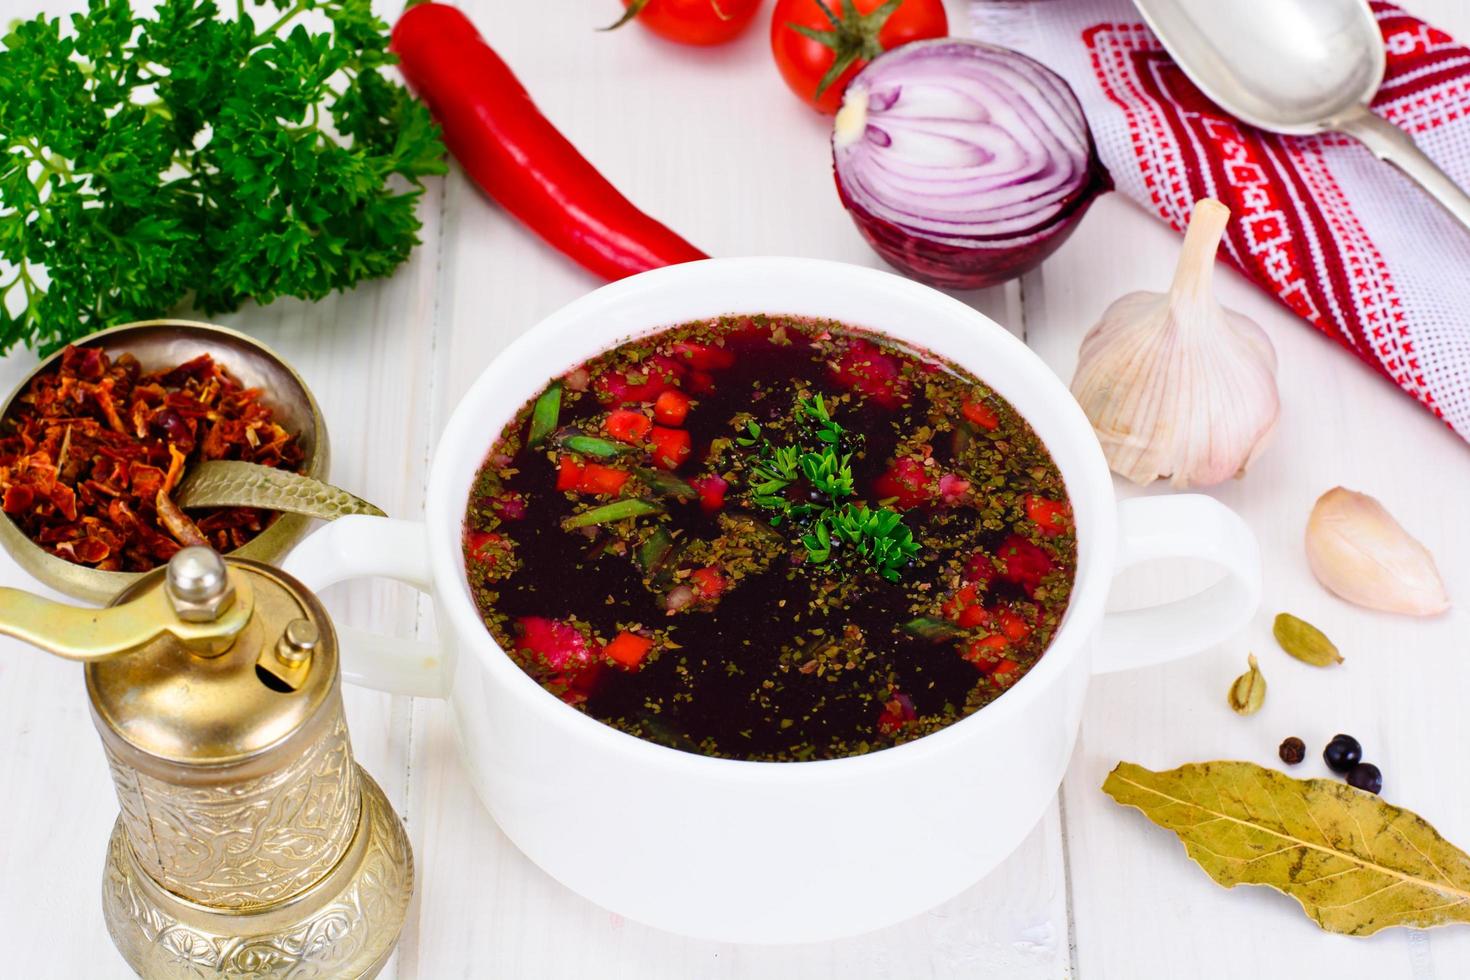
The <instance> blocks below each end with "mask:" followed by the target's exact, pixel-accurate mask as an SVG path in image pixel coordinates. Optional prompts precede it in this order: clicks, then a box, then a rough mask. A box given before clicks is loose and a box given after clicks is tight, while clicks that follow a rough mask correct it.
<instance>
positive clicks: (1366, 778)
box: [1347, 762, 1383, 793]
mask: <svg viewBox="0 0 1470 980" xmlns="http://www.w3.org/2000/svg"><path fill="white" fill-rule="evenodd" d="M1347 783H1348V785H1349V786H1356V787H1357V788H1358V789H1361V790H1366V791H1368V792H1369V793H1377V792H1378V791H1380V790H1382V789H1383V773H1381V772H1379V770H1378V767H1377V766H1375V765H1374V764H1373V763H1371V762H1360V763H1358V764H1357V765H1356V766H1353V768H1352V770H1351V771H1350V772H1349V773H1348V774H1347Z"/></svg>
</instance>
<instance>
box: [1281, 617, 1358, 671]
mask: <svg viewBox="0 0 1470 980" xmlns="http://www.w3.org/2000/svg"><path fill="white" fill-rule="evenodd" d="M1271 633H1272V635H1274V636H1275V637H1276V642H1277V643H1279V644H1281V649H1283V650H1285V651H1286V652H1287V653H1289V654H1291V655H1292V656H1293V657H1295V658H1297V659H1298V660H1300V661H1301V662H1302V663H1305V664H1311V665H1312V666H1313V667H1331V666H1332V665H1333V664H1340V663H1342V654H1340V653H1338V652H1337V647H1336V646H1335V645H1333V642H1332V641H1331V640H1329V639H1328V638H1327V636H1326V634H1324V633H1323V632H1322V631H1321V630H1319V629H1318V628H1317V627H1315V626H1313V625H1312V624H1311V623H1309V622H1307V621H1306V620H1303V619H1298V618H1297V617H1295V616H1293V615H1292V614H1291V613H1280V614H1279V615H1277V617H1276V622H1274V623H1272V624H1271Z"/></svg>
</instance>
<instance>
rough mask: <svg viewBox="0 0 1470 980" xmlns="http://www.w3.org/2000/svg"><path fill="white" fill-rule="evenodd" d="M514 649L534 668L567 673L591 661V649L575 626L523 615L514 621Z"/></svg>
mask: <svg viewBox="0 0 1470 980" xmlns="http://www.w3.org/2000/svg"><path fill="white" fill-rule="evenodd" d="M516 627H517V629H518V631H519V636H518V637H517V638H516V650H517V651H518V652H519V653H521V654H522V655H524V656H526V657H527V658H529V659H530V660H531V662H532V665H533V666H537V667H542V668H545V669H547V670H552V671H558V672H566V671H568V670H573V669H576V668H578V667H584V666H586V665H588V664H590V663H592V661H593V657H592V648H591V647H590V646H589V645H588V643H587V638H586V637H584V636H583V635H582V633H581V631H579V630H578V629H577V628H576V627H575V626H573V625H571V624H570V623H564V622H561V621H560V620H555V619H547V618H545V617H544V616H522V617H521V618H520V619H518V620H517V621H516Z"/></svg>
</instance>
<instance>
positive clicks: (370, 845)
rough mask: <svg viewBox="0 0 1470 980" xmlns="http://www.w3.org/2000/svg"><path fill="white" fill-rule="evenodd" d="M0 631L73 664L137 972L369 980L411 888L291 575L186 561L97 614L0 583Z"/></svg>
mask: <svg viewBox="0 0 1470 980" xmlns="http://www.w3.org/2000/svg"><path fill="white" fill-rule="evenodd" d="M0 632H3V633H7V634H9V635H12V636H16V637H18V638H20V639H23V640H26V641H28V642H30V643H34V644H35V645H37V646H40V647H43V648H45V649H47V650H50V651H51V652H52V653H55V654H58V655H59V656H62V657H66V658H68V659H72V660H79V661H83V662H85V664H86V678H87V693H88V695H89V696H90V698H91V703H92V718H93V720H94V722H95V723H96V725H97V731H98V733H99V734H100V735H101V736H102V746H103V749H104V750H105V751H106V753H107V761H108V764H109V766H110V768H111V771H112V779H113V782H114V784H115V785H116V788H117V798H118V802H119V803H120V804H121V806H122V813H121V815H120V816H119V817H118V819H117V824H116V825H115V826H114V827H113V831H112V840H111V843H110V845H109V846H108V850H107V865H106V868H105V871H104V877H103V883H102V905H103V912H104V916H105V918H106V921H107V928H108V931H109V932H110V933H111V934H112V939H113V942H115V943H116V944H117V948H118V949H119V950H120V951H121V952H122V955H123V957H124V958H125V959H126V960H127V961H128V963H129V964H130V965H131V966H132V967H133V969H134V970H136V971H138V973H139V974H140V975H142V976H144V977H147V978H150V980H152V978H175V977H178V978H184V977H188V978H201V977H216V976H219V977H242V978H243V977H249V978H251V980H267V978H271V980H274V978H291V980H307V978H322V980H327V978H332V980H337V978H368V977H373V976H376V975H377V973H378V972H379V970H381V969H382V967H383V964H384V963H385V962H386V961H387V959H388V957H389V955H390V954H391V953H392V952H393V949H394V947H395V946H396V945H397V943H398V934H399V931H400V930H401V929H402V927H403V922H404V918H405V916H406V915H407V912H408V903H409V899H410V897H411V896H412V894H413V852H412V850H411V849H410V847H409V843H408V837H407V835H406V834H405V833H404V829H403V825H402V823H400V822H399V820H398V817H397V815H396V814H395V813H394V812H393V809H392V807H391V805H390V804H389V803H388V800H387V798H386V797H385V796H384V795H383V791H382V790H381V789H379V788H378V785H377V783H375V782H373V780H372V779H371V777H369V776H368V775H367V774H366V773H365V772H363V771H362V769H361V768H360V767H359V766H358V765H357V763H356V761H354V759H353V757H352V746H351V743H350V742H349V740H348V737H347V721H346V718H345V717H344V715H343V712H342V691H341V675H340V672H339V670H338V661H337V641H336V634H335V633H334V631H333V629H332V623H331V620H330V619H329V618H328V617H327V614H326V611H325V610H324V609H323V608H322V606H321V603H320V602H319V601H318V600H317V599H316V597H315V596H313V595H312V594H311V593H310V592H308V591H307V590H306V589H305V588H304V587H303V586H302V585H301V584H300V583H298V582H296V581H295V580H294V579H292V578H291V577H290V576H288V575H285V574H283V573H282V572H280V571H278V570H276V569H274V568H271V567H270V566H268V565H263V564H260V563H258V562H253V561H248V560H244V559H234V558H232V559H230V560H229V561H228V563H227V562H226V561H225V560H224V559H222V558H220V556H219V555H217V554H215V553H214V552H213V551H211V550H209V549H208V548H185V549H184V550H182V551H180V552H179V553H178V554H177V555H175V556H174V558H173V559H172V560H171V561H170V562H169V563H168V565H167V567H166V568H161V569H158V570H156V571H154V572H152V573H150V574H149V575H147V576H145V577H144V578H142V579H141V580H139V581H138V582H137V583H135V584H134V585H132V586H131V587H129V588H128V589H127V590H126V591H124V592H123V593H122V594H121V595H119V596H118V597H117V598H116V599H115V600H113V603H112V605H111V606H109V607H108V608H106V609H100V610H99V609H79V608H76V607H72V606H66V605H63V604H60V603H56V602H51V601H50V600H46V599H42V598H39V597H37V596H33V595H30V594H29V593H25V592H21V591H19V590H15V589H0Z"/></svg>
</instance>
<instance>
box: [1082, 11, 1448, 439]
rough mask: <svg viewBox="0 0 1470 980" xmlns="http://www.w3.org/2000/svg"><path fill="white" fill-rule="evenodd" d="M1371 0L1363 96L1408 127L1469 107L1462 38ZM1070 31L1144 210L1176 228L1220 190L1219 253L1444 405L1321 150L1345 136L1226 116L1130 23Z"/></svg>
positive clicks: (1376, 254) (1428, 125) (1387, 273)
mask: <svg viewBox="0 0 1470 980" xmlns="http://www.w3.org/2000/svg"><path fill="white" fill-rule="evenodd" d="M1373 7H1374V10H1375V13H1376V14H1377V15H1378V19H1379V24H1380V27H1381V29H1382V31H1383V34H1384V39H1385V43H1386V46H1387V51H1388V75H1387V79H1386V81H1385V84H1384V86H1383V88H1382V89H1381V90H1380V93H1379V96H1378V98H1377V99H1376V100H1375V103H1374V104H1375V107H1376V108H1377V109H1378V110H1379V111H1380V112H1381V113H1383V114H1384V115H1385V116H1386V117H1387V118H1389V119H1390V120H1392V121H1393V122H1395V123H1397V124H1399V125H1401V126H1404V127H1405V128H1407V129H1409V130H1410V131H1411V132H1421V131H1425V130H1430V129H1433V128H1435V127H1437V126H1440V125H1443V124H1444V123H1446V122H1449V121H1451V120H1454V119H1457V118H1460V117H1461V116H1462V115H1464V114H1466V113H1467V112H1470V49H1466V48H1464V47H1461V46H1459V45H1457V44H1455V43H1454V42H1453V40H1452V39H1451V38H1450V37H1449V36H1448V35H1446V34H1444V33H1443V32H1441V31H1438V30H1436V29H1434V28H1432V27H1429V26H1428V25H1426V24H1424V23H1422V22H1420V21H1417V20H1415V19H1413V18H1411V17H1408V16H1406V15H1404V14H1403V13H1402V12H1400V11H1399V10H1398V9H1397V8H1395V7H1393V6H1391V5H1388V4H1382V3H1374V4H1373ZM1082 39H1083V42H1084V43H1085V45H1086V47H1087V51H1088V54H1089V58H1090V61H1091V67H1092V69H1093V72H1094V74H1095V75H1096V76H1097V79H1098V81H1099V82H1100V83H1101V86H1102V91H1103V93H1104V95H1106V97H1107V98H1108V99H1109V101H1111V102H1112V103H1113V104H1114V105H1116V106H1117V107H1118V108H1119V109H1120V110H1122V113H1123V117H1124V119H1125V121H1126V125H1127V131H1128V137H1129V142H1130V143H1131V146H1132V151H1133V157H1134V160H1135V162H1136V164H1137V166H1138V168H1139V174H1140V176H1141V177H1142V179H1143V183H1144V189H1145V191H1146V192H1147V194H1148V201H1149V203H1150V205H1151V206H1152V207H1153V208H1154V209H1155V210H1156V211H1157V213H1158V214H1159V215H1160V216H1161V217H1162V218H1163V219H1164V220H1165V221H1167V222H1168V223H1169V224H1170V225H1172V226H1173V227H1174V228H1176V229H1179V230H1182V229H1183V227H1184V224H1185V222H1186V221H1187V219H1188V215H1189V209H1190V207H1191V206H1192V204H1193V202H1194V201H1195V200H1197V199H1198V198H1200V197H1205V196H1211V197H1216V198H1218V199H1219V200H1221V201H1223V202H1225V203H1226V204H1227V205H1229V207H1230V208H1231V210H1232V211H1233V212H1234V213H1235V215H1236V220H1235V221H1234V222H1232V223H1231V226H1230V228H1229V229H1228V230H1227V232H1226V239H1225V243H1224V248H1225V254H1226V258H1227V259H1228V261H1230V262H1231V264H1232V265H1234V266H1235V267H1236V268H1238V269H1239V270H1240V271H1241V272H1242V273H1244V274H1245V275H1246V276H1247V277H1249V278H1250V279H1252V280H1253V281H1254V282H1256V283H1257V284H1258V285H1260V286H1261V287H1263V288H1265V289H1267V290H1268V291H1269V292H1271V294H1272V295H1274V296H1276V298H1277V299H1278V300H1280V301H1281V302H1282V303H1283V304H1284V305H1285V306H1287V307H1288V308H1289V309H1291V310H1292V311H1293V312H1295V313H1297V314H1298V315H1300V316H1301V317H1303V318H1304V319H1306V320H1307V321H1308V322H1310V323H1311V324H1313V325H1314V326H1316V327H1317V328H1318V329H1319V330H1321V331H1323V332H1324V333H1326V334H1328V335H1329V336H1331V337H1333V338H1334V339H1336V340H1337V341H1338V342H1339V343H1341V344H1343V345H1344V346H1346V347H1347V348H1349V349H1350V350H1352V351H1353V352H1354V353H1355V354H1357V355H1358V356H1359V357H1360V358H1362V359H1363V360H1364V361H1366V362H1367V363H1369V364H1371V365H1372V366H1373V367H1374V368H1376V369H1377V370H1378V371H1380V372H1382V373H1383V374H1385V375H1387V376H1388V377H1390V378H1392V379H1393V380H1394V381H1395V382H1396V383H1397V384H1399V385H1400V386H1401V387H1403V388H1404V389H1405V390H1407V391H1408V392H1409V393H1410V394H1412V395H1413V396H1414V397H1415V398H1417V399H1419V401H1421V402H1422V403H1423V404H1425V405H1426V406H1427V407H1428V408H1430V409H1431V410H1432V411H1434V412H1435V414H1436V415H1440V416H1441V417H1443V415H1442V414H1441V412H1440V409H1439V407H1438V406H1437V405H1436V404H1435V399H1434V396H1433V394H1432V393H1431V392H1430V391H1429V390H1428V389H1427V387H1426V385H1425V380H1424V376H1423V374H1422V372H1421V369H1420V365H1419V360H1418V357H1417V355H1416V354H1415V352H1414V349H1413V342H1412V339H1411V338H1410V336H1409V329H1408V324H1407V322H1406V318H1405V312H1404V309H1403V304H1402V298H1401V296H1400V295H1399V293H1398V290H1397V289H1396V287H1395V284H1394V279H1393V275H1392V273H1391V270H1390V269H1389V266H1388V263H1387V262H1385V261H1384V258H1383V255H1382V253H1381V251H1380V249H1379V248H1378V246H1377V244H1375V242H1374V241H1373V240H1372V238H1371V237H1370V236H1369V235H1368V233H1367V232H1366V231H1365V229H1364V227H1363V224H1362V222H1361V221H1360V220H1359V219H1358V216H1357V214H1356V213H1355V212H1354V210H1353V208H1352V205H1351V204H1350V202H1349V201H1348V199H1347V196H1346V195H1345V194H1344V193H1343V191H1342V188H1341V187H1340V186H1339V184H1338V181H1337V179H1336V178H1335V177H1334V176H1333V174H1332V173H1331V171H1330V170H1329V169H1328V167H1327V166H1326V163H1325V161H1324V159H1323V157H1322V153H1321V151H1322V150H1323V149H1324V148H1327V147H1340V146H1342V145H1344V138H1343V137H1336V136H1321V137H1301V138H1294V137H1282V136H1276V135H1274V134H1270V133H1262V132H1260V131H1257V130H1254V129H1251V128H1249V127H1246V126H1244V125H1242V124H1240V123H1237V122H1236V121H1235V120H1234V119H1233V118H1231V117H1230V116H1227V115H1226V114H1225V113H1224V112H1222V111H1221V110H1220V109H1219V108H1218V107H1217V106H1215V105H1214V103H1212V102H1210V101H1209V100H1208V99H1207V98H1205V96H1204V95H1203V94H1202V93H1201V92H1200V91H1199V90H1198V89H1197V88H1195V87H1194V85H1193V84H1192V83H1190V81H1189V80H1188V79H1187V78H1186V77H1185V76H1184V74H1183V73H1182V72H1181V71H1180V70H1179V69H1178V67H1177V66H1176V65H1174V63H1173V62H1172V61H1170V60H1169V58H1168V56H1167V55H1165V54H1164V53H1163V51H1162V49H1161V48H1160V46H1159V45H1158V43H1157V41H1155V40H1154V38H1153V35H1152V34H1151V33H1150V32H1149V31H1148V29H1147V28H1145V27H1144V26H1143V25H1142V24H1131V23H1103V24H1097V25H1094V26H1092V27H1089V28H1087V29H1086V30H1084V31H1083V34H1082ZM1364 152H1366V151H1364Z"/></svg>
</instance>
